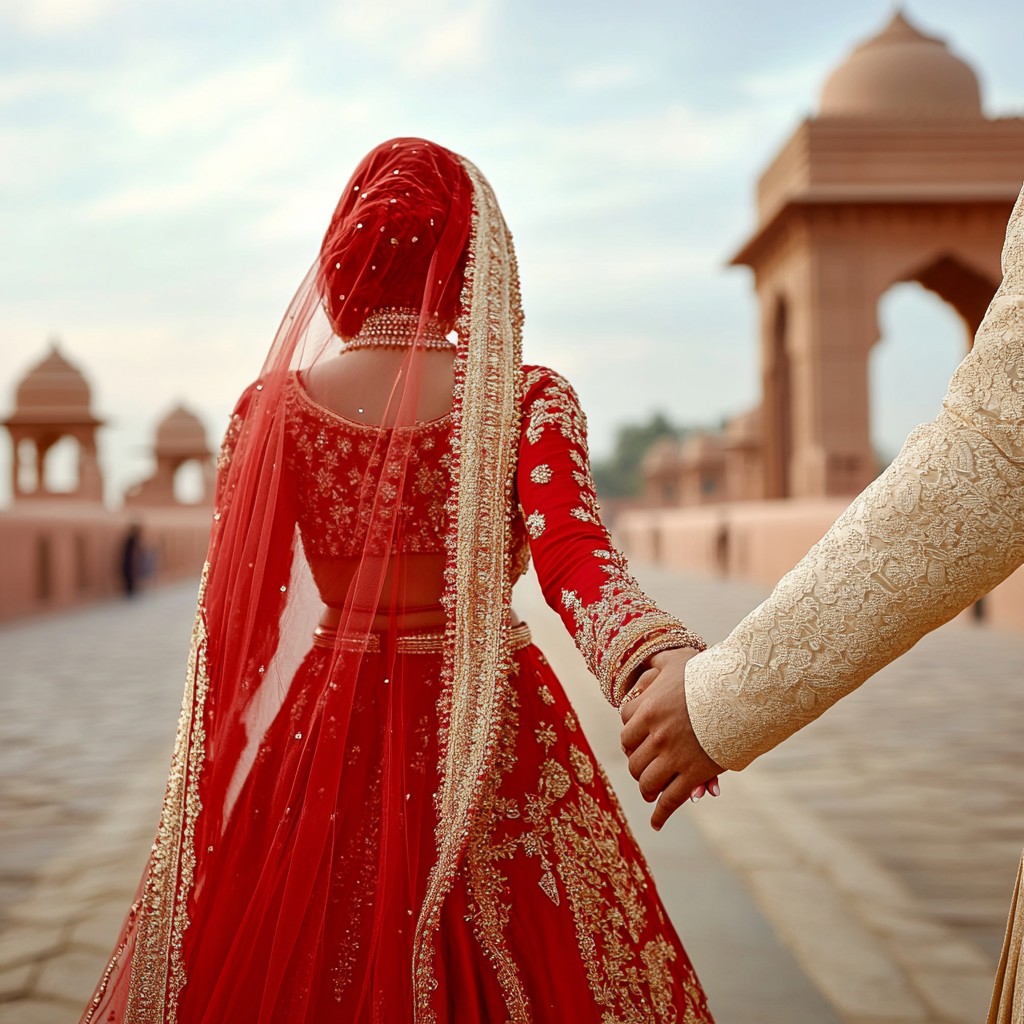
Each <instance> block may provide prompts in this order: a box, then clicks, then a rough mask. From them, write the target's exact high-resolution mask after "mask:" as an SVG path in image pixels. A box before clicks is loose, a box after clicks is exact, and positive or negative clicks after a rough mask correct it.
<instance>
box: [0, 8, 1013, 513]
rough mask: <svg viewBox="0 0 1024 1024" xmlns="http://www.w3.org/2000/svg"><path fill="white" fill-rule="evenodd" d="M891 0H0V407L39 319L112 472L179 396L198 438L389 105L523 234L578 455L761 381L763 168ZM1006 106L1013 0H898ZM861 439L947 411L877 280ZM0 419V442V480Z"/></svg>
mask: <svg viewBox="0 0 1024 1024" xmlns="http://www.w3.org/2000/svg"><path fill="white" fill-rule="evenodd" d="M892 10H893V7H892V5H891V4H890V3H888V2H886V0H861V2H859V3H857V4H849V3H830V2H820V0H819V2H817V3H810V2H803V0H800V2H789V3H787V2H783V3H780V4H771V5H769V4H764V3H763V2H759V0H719V2H716V3H714V4H710V3H706V2H695V0H693V2H691V0H675V2H669V0H633V2H631V3H628V4H623V3H621V2H616V3H612V2H608V0H586V2H583V0H369V2H364V3H355V2H350V0H333V2H326V0H322V2H321V0H174V2H173V3H172V2H169V0H159V2H158V0H0V154H2V158H0V238H2V240H3V242H2V245H0V411H4V412H6V410H8V409H10V408H11V405H12V403H13V397H14V395H13V392H14V387H15V384H16V382H17V380H18V379H19V378H20V376H21V375H22V374H23V373H24V372H25V370H27V369H28V368H29V367H30V366H31V365H32V364H33V363H35V362H37V361H38V360H39V359H40V358H41V357H42V356H43V355H44V354H45V351H46V344H47V339H48V338H49V337H51V336H54V335H56V336H59V337H60V338H61V340H62V350H63V351H64V353H65V354H66V355H67V356H68V358H70V359H71V360H72V361H73V362H75V363H76V364H77V365H79V366H80V367H82V369H83V370H84V371H85V373H86V375H87V377H88V379H89V381H90V383H91V384H92V387H93V400H94V407H95V409H96V410H97V412H99V413H100V414H101V415H102V416H104V417H106V418H107V420H108V426H107V427H106V428H104V430H103V432H102V437H101V445H102V458H103V461H104V467H105V471H106V474H107V483H108V492H109V494H110V496H111V498H112V499H115V498H116V496H117V495H118V494H120V492H121V491H122V490H123V488H124V487H125V486H126V485H127V484H128V483H130V482H132V481H134V480H137V479H140V478H141V477H143V476H145V475H146V472H147V454H146V450H147V446H148V445H149V444H150V443H151V437H152V432H153V428H154V426H155V424H156V422H157V421H158V419H159V418H160V417H161V416H162V415H163V414H164V413H165V412H167V411H168V410H169V409H170V408H171V407H172V406H173V405H174V404H175V403H176V402H178V401H183V402H184V403H185V404H186V405H187V406H189V407H190V408H192V409H193V410H194V411H195V412H197V413H198V414H199V415H200V417H201V418H202V420H203V422H204V423H205V424H206V427H207V430H208V432H209V435H210V438H211V442H213V443H217V442H218V441H219V437H220V435H221V434H222V432H223V429H224V426H225V425H226V422H227V415H228V412H229V410H230V408H231V406H232V405H233V403H234V400H235V398H236V397H237V395H238V394H239V392H240V391H241V390H242V388H243V387H244V386H245V385H246V384H247V383H248V382H249V381H250V380H251V379H252V378H253V377H254V376H255V375H256V374H257V373H258V371H259V367H260V365H261V362H262V360H263V357H264V355H265V353H266V350H267V348H268V346H269V344H270V340H271V338H272V336H273V333H274V330H275V328H276V326H277V321H278V319H279V318H280V316H281V315H282V313H283V311H284V309H285V307H286V305H287V303H288V300H289V298H290V297H291V295H292V293H293V291H294V290H295V288H296V287H297V286H298V284H299V282H300V280H301V279H302V277H303V274H304V272H305V271H306V269H307V268H308V266H309V265H310V263H311V262H312V261H313V259H314V257H315V255H316V252H317V249H318V245H319V241H320V238H321V237H322V234H323V231H324V229H325V227H326V225H327V222H328V219H329V216H330V213H331V210H332V209H333V207H334V205H335V203H336V201H337V199H338V196H339V194H340V192H341V190H342V188H343V187H344V184H345V182H346V180H347V178H348V176H349V174H350V173H351V171H352V169H353V167H354V165H355V164H356V162H357V161H358V159H359V158H360V157H361V156H362V155H363V154H364V153H365V152H366V151H367V150H368V149H370V148H371V147H372V146H374V145H375V144H376V143H378V142H380V141H382V140H384V139H387V138H390V137H393V136H397V135H421V136H426V137H427V138H430V139H433V140H435V141H436V142H439V143H441V144H442V145H445V146H448V147H449V148H451V149H454V150H456V151H458V152H460V153H463V154H465V155H466V156H468V157H470V158H471V159H472V160H473V161H474V162H475V163H476V164H477V165H478V166H479V167H480V168H481V169H482V170H483V171H484V173H485V174H486V175H487V177H488V178H489V179H490V181H491V183H492V185H493V186H494V188H495V191H496V193H497V195H498V198H499V201H500V202H501V205H502V209H503V211H504V214H505V217H506V220H507V221H508V223H509V224H510V226H511V228H512V231H513V234H514V236H515V240H516V246H517V252H518V256H519V263H520V268H521V274H522V283H523V293H524V308H525V312H526V334H525V356H526V359H527V361H529V362H539V363H544V364H546V365H550V366H552V367H554V368H555V369H556V370H559V371H560V372H562V373H564V374H565V375H567V376H568V377H569V379H570V380H571V381H572V383H573V384H574V385H575V386H576V388H577V390H578V391H579V393H580V396H581V399H582V402H583V405H584V408H585V409H586V411H587V414H588V417H589V420H590V428H591V448H592V451H593V453H594V454H595V455H596V456H600V455H602V454H604V453H605V452H607V451H608V449H609V447H610V445H611V443H612V440H613V437H614V432H615V428H616V426H617V425H619V424H621V423H624V422H631V421H637V420H641V419H644V418H646V417H647V416H648V415H650V413H652V412H653V411H655V410H661V411H663V412H665V413H666V414H668V415H669V416H670V417H672V418H673V419H674V420H676V421H678V422H680V423H684V424H709V425H714V424H718V423H720V422H721V421H722V420H723V419H724V418H726V417H728V416H731V415H734V414H736V413H738V412H742V411H743V410H745V409H746V408H749V407H750V406H751V405H753V404H755V403H756V401H757V399H758V393H759V387H758V376H759V367H758V362H757V338H756V306H755V301H754V295H753V289H752V280H751V276H750V272H749V271H748V270H746V269H743V268H731V267H729V266H728V261H729V258H730V256H731V255H732V254H733V253H734V252H735V251H736V250H737V249H738V248H739V246H740V244H741V243H742V242H743V240H744V239H745V238H746V237H747V235H748V234H749V233H750V231H751V229H752V228H753V226H754V186H755V183H756V179H757V177H758V175H759V173H760V172H761V171H762V170H763V169H764V167H765V166H766V165H767V163H768V162H769V161H770V159H771V158H772V156H773V155H774V153H775V152H776V151H777V149H778V148H779V147H780V146H781V145H782V143H783V142H784V141H785V140H786V138H787V137H788V136H789V134H790V133H791V132H792V131H793V129H794V128H795V127H796V126H797V125H798V124H799V123H800V121H801V120H802V119H803V118H805V117H807V116H809V115H811V114H813V112H814V109H815V106H816V103H817V97H818V94H819V91H820V88H821V85H822V83H823V82H824V80H825V78H826V77H827V75H828V73H829V71H830V69H831V68H833V67H834V66H835V65H836V64H837V63H839V62H840V61H841V60H842V59H843V58H844V57H845V55H846V54H847V53H848V52H849V50H850V48H851V47H852V46H853V45H855V44H856V43H857V42H858V41H860V40H862V39H864V38H866V37H868V36H870V35H872V34H874V33H875V32H876V31H878V30H879V29H880V28H881V27H882V26H883V25H884V24H885V22H886V21H887V20H888V18H889V17H890V16H891V14H892ZM907 14H908V16H909V17H910V18H911V19H912V20H914V21H915V22H916V23H917V24H918V25H919V26H920V27H921V28H922V29H923V30H925V31H927V32H929V33H932V34H937V35H940V36H942V37H943V38H946V39H947V40H949V41H950V44H951V46H952V48H953V50H954V52H956V53H957V54H958V55H960V56H961V57H964V58H965V59H967V60H968V61H969V62H970V63H971V64H972V66H973V67H974V68H975V69H976V70H977V71H978V73H979V76H980V79H981V84H982V93H983V101H984V104H985V108H986V112H987V113H988V114H990V115H993V116H994V115H1010V114H1019V113H1024V62H1022V61H1021V60H1020V49H1021V41H1022V39H1024V4H1020V3H1019V0H1014V2H1008V0H975V2H973V3H971V4H969V5H968V4H964V3H962V2H961V0H914V2H912V3H910V4H909V6H908V7H907ZM880 321H881V324H882V327H883V340H882V342H881V343H880V344H879V345H878V346H877V349H876V353H875V355H874V356H873V359H872V368H871V375H872V382H873V393H872V394H873V403H874V404H873V413H872V416H873V424H874V432H875V435H876V446H877V447H878V448H879V449H880V450H882V451H884V452H887V453H888V454H892V453H893V452H894V451H895V450H897V449H898V447H899V444H900V441H901V439H902V437H903V436H904V435H905V434H906V433H907V431H908V430H909V429H910V428H911V427H912V426H914V425H915V424H916V423H918V422H920V421H921V420H923V419H929V418H931V417H932V416H934V415H935V413H936V412H937V411H938V404H939V401H940V400H941V395H942V393H943V391H944V390H945V384H946V382H947V380H948V378H949V375H950V373H951V372H952V369H953V368H954V367H955V365H956V363H957V361H958V360H959V358H960V357H961V356H962V354H963V352H964V351H965V342H964V338H963V331H962V327H961V325H960V323H959V321H958V320H957V318H956V316H955V315H954V314H953V313H952V311H951V310H949V309H948V308H947V307H944V306H943V304H942V303H941V302H940V301H939V300H938V299H936V298H935V297H934V296H931V295H928V294H926V293H924V292H923V290H922V289H920V288H919V287H917V286H912V285H905V286H898V287H897V288H894V289H893V290H892V291H891V292H890V293H888V294H887V295H886V296H885V298H884V299H883V301H882V303H881V308H880ZM8 449H9V444H7V443H6V442H4V443H0V503H3V502H4V501H5V500H6V496H7V493H8V491H7V489H6V483H7V476H8V468H7V467H8V465H9V459H10V453H9V450H8Z"/></svg>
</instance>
